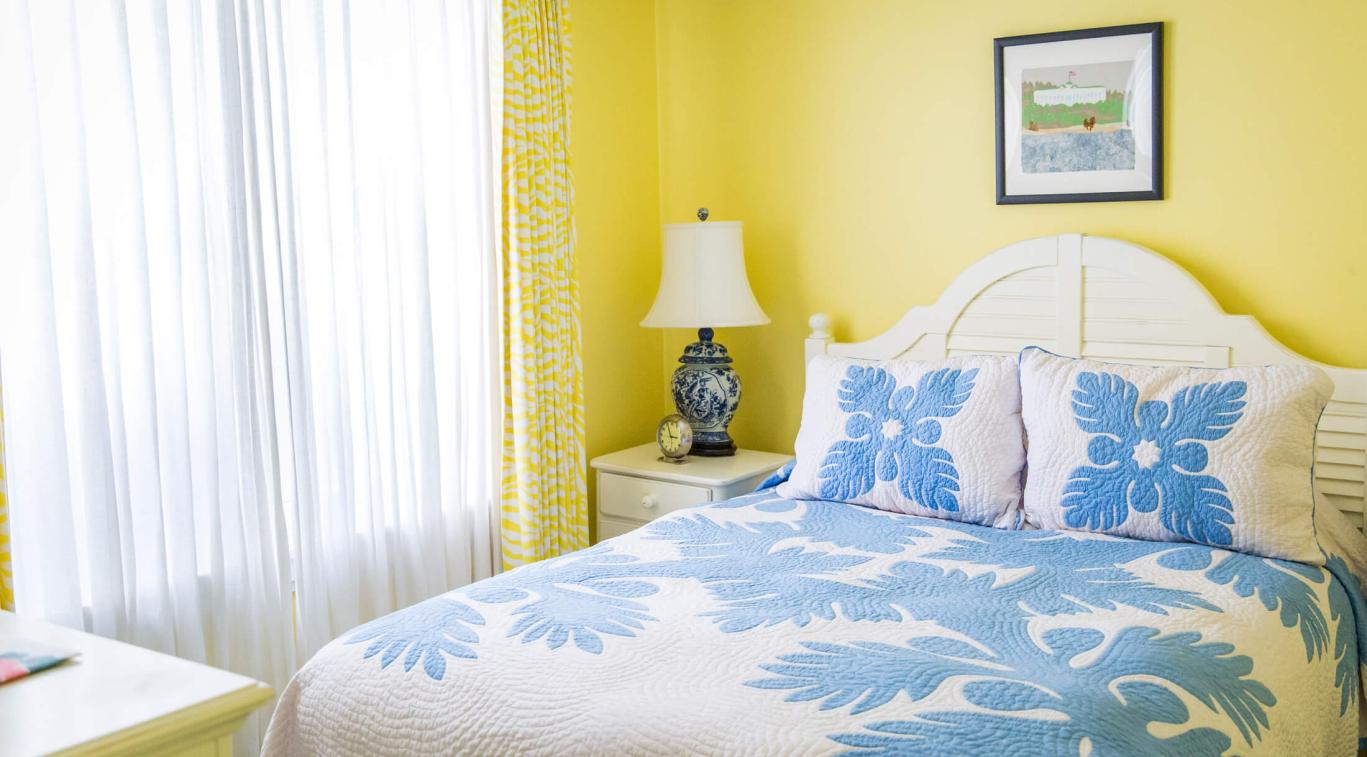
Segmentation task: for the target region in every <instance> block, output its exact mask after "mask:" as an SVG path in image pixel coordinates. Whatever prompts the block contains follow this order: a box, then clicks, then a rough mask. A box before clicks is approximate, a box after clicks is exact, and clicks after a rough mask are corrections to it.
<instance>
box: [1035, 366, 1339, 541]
mask: <svg viewBox="0 0 1367 757" xmlns="http://www.w3.org/2000/svg"><path fill="white" fill-rule="evenodd" d="M1020 377H1021V411H1022V413H1021V414H1022V418H1023V419H1024V421H1025V432H1026V437H1027V438H1028V439H1029V453H1028V469H1029V473H1028V475H1027V479H1026V484H1025V517H1026V519H1027V520H1028V521H1029V522H1030V523H1032V524H1033V525H1035V526H1038V527H1040V528H1066V529H1077V530H1084V531H1096V532H1100V533H1107V534H1115V535H1118V536H1128V537H1132V538H1136V539H1148V540H1151V541H1189V542H1196V543H1198V544H1207V545H1210V546H1214V547H1224V548H1226V549H1233V550H1237V551H1240V552H1249V553H1252V554H1255V555H1262V556H1265V557H1278V558H1284V559H1288V560H1297V561H1300V562H1309V563H1321V562H1323V558H1322V556H1321V553H1320V549H1319V546H1318V544H1317V543H1316V541H1315V527H1314V510H1315V498H1314V491H1313V483H1312V472H1313V465H1314V459H1315V426H1316V425H1317V424H1318V423H1319V417H1320V413H1321V412H1322V411H1323V410H1324V406H1325V403H1327V402H1328V401H1329V396H1330V395H1331V394H1332V393H1333V389H1334V385H1333V382H1332V381H1330V379H1329V377H1328V376H1327V375H1325V373H1324V372H1323V371H1321V370H1319V369H1318V368H1312V367H1309V366H1292V365H1271V366H1265V367H1257V368H1227V369H1218V370H1217V369H1208V368H1181V367H1149V366H1136V365H1120V364H1113V363H1099V362H1095V361H1091V360H1075V359H1072V358H1065V357H1059V356H1058V355H1053V354H1050V353H1048V352H1045V351H1044V350H1041V349H1039V348H1037V347H1028V348H1026V349H1025V350H1023V351H1022V352H1021V357H1020Z"/></svg>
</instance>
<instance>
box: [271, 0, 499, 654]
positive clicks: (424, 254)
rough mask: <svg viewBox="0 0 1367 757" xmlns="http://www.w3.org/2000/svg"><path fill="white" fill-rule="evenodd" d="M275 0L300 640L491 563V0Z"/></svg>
mask: <svg viewBox="0 0 1367 757" xmlns="http://www.w3.org/2000/svg"><path fill="white" fill-rule="evenodd" d="M280 9H281V12H282V13H283V23H282V24H281V30H282V36H283V38H282V39H281V40H280V41H279V42H278V43H277V44H276V46H275V47H276V48H277V49H278V50H279V51H281V55H282V60H281V65H279V66H277V67H276V70H277V71H279V72H281V75H280V76H279V79H278V81H276V82H274V84H275V85H276V86H277V88H279V89H283V90H284V91H287V92H288V96H287V97H285V98H284V106H283V107H282V108H280V109H278V110H277V111H276V113H275V114H274V115H275V118H277V119H279V120H281V121H283V122H285V123H286V124H287V128H282V129H281V130H280V131H281V132H282V133H285V134H288V137H289V144H288V145H287V146H283V145H282V146H281V147H280V148H279V149H278V152H279V153H280V154H282V155H284V156H285V157H284V159H282V160H281V161H280V163H279V165H278V169H277V176H278V180H277V185H278V186H279V188H280V196H281V198H282V199H281V203H282V205H283V209H282V212H281V213H280V222H279V234H280V244H279V245H278V248H273V249H272V250H270V253H269V256H268V257H271V265H272V266H278V267H279V269H280V270H281V271H282V273H283V276H282V279H281V281H282V282H283V284H284V285H283V286H282V287H281V292H280V296H279V302H280V304H281V318H280V323H281V324H282V326H283V329H282V332H281V333H282V335H283V338H284V341H285V343H286V345H287V346H286V349H285V350H284V352H285V353H286V354H287V355H288V356H289V365H288V370H287V372H286V373H287V375H288V379H287V385H288V392H287V393H286V394H287V397H288V400H287V402H286V403H285V404H284V405H283V406H282V416H284V417H287V419H288V420H285V421H282V423H281V426H282V427H287V428H289V429H290V435H289V438H288V439H286V440H284V445H283V447H284V449H283V454H284V455H285V457H286V458H287V459H288V461H289V464H290V465H291V466H292V469H293V471H294V474H293V476H292V477H291V480H292V481H293V482H294V485H293V490H292V491H290V492H288V494H287V499H290V500H292V501H293V503H294V506H293V507H292V508H291V512H292V513H293V514H294V517H295V518H296V522H295V525H294V528H293V529H292V533H293V544H294V546H295V550H294V552H295V555H296V557H297V564H296V578H297V586H298V590H299V614H300V652H301V654H302V655H305V656H308V655H312V654H313V652H314V651H316V650H317V649H318V648H319V647H321V646H322V645H324V644H326V643H327V642H328V641H330V640H332V639H333V638H334V637H336V636H337V635H338V634H339V633H341V632H343V631H345V630H347V629H349V628H351V627H353V626H355V625H357V624H358V623H361V622H364V621H366V620H369V619H371V618H374V617H376V616H378V615H381V614H384V613H386V612H389V611H392V610H396V609H399V608H401V607H406V606H408V605H410V604H413V603H415V602H418V601H420V600H423V599H426V598H428V597H431V596H433V595H436V594H439V593H442V592H444V591H447V590H449V589H452V588H455V587H458V586H461V585H464V584H466V583H469V582H471V581H473V580H476V579H479V578H483V577H485V576H488V575H491V574H492V572H493V569H494V567H495V566H494V554H493V539H492V537H491V533H492V528H493V519H494V518H493V513H494V506H495V502H494V499H495V493H494V480H495V476H496V468H495V462H494V451H495V449H496V446H495V444H494V443H493V439H494V438H495V437H494V435H495V429H496V425H495V424H496V422H497V416H496V411H497V407H498V402H497V391H498V388H497V383H496V374H495V372H494V366H496V365H497V363H496V360H497V343H498V342H497V323H496V321H495V315H496V312H497V310H496V308H497V304H496V303H497V276H496V258H495V253H494V250H495V241H494V228H495V227H494V223H495V221H496V216H495V204H494V196H495V191H496V189H495V175H494V173H493V156H494V152H495V149H496V146H495V143H494V141H493V136H492V130H491V127H490V124H491V120H492V116H491V112H490V110H491V104H490V92H489V81H488V78H489V65H488V56H489V50H488V39H487V33H486V32H487V29H488V27H489V24H490V21H491V19H490V18H489V9H488V6H487V4H486V3H483V2H470V1H469V0H464V1H463V2H452V3H443V2H431V1H426V2H424V1H419V2H409V3H394V2H385V1H383V0H372V1H370V2H366V1H357V0H353V1H352V2H348V3H334V4H326V3H325V4H313V3H282V4H281V5H280ZM347 30H350V31H349V32H348V31H347ZM362 30H363V31H362ZM338 31H340V33H334V32H338ZM277 249H278V257H277V255H276V251H277Z"/></svg>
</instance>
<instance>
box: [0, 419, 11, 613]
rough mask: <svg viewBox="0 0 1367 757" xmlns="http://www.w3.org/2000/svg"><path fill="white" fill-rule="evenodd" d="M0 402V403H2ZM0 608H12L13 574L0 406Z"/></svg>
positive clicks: (3, 433) (3, 420) (2, 421)
mask: <svg viewBox="0 0 1367 757" xmlns="http://www.w3.org/2000/svg"><path fill="white" fill-rule="evenodd" d="M3 404H4V403H3V402H0V405H3ZM0 610H10V611H13V610H14V574H13V573H11V572H10V551H9V497H8V496H7V495H6V494H5V411H4V408H3V407H0Z"/></svg>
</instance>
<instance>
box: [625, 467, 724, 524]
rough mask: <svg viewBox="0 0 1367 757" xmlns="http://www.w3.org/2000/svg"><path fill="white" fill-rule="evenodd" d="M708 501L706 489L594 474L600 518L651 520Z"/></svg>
mask: <svg viewBox="0 0 1367 757" xmlns="http://www.w3.org/2000/svg"><path fill="white" fill-rule="evenodd" d="M711 498H712V490H711V489H709V488H707V487H706V486H688V485H687V484H671V483H668V482H666V481H653V480H651V479H648V478H633V477H631V476H620V475H617V474H616V473H599V474H598V509H599V510H600V511H601V512H602V513H603V514H604V515H615V516H617V517H619V518H634V519H636V520H651V519H653V518H658V517H659V516H660V515H661V514H662V513H667V512H669V511H671V510H679V509H682V508H685V507H692V506H693V505H700V504H702V503H704V502H707V501H708V500H710V499H711Z"/></svg>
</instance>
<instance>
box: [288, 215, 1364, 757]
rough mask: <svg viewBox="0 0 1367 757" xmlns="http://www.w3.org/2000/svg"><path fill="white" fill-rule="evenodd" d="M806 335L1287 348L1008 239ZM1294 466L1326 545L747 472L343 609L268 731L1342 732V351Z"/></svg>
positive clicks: (656, 749)
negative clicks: (1310, 441)
mask: <svg viewBox="0 0 1367 757" xmlns="http://www.w3.org/2000/svg"><path fill="white" fill-rule="evenodd" d="M829 323H830V322H829V319H826V318H825V317H824V316H816V317H814V318H813V319H812V326H813V333H812V335H811V336H810V337H809V338H808V340H807V343H806V348H807V354H808V356H809V357H812V356H815V355H817V354H837V355H843V356H846V357H854V358H859V359H869V360H874V359H887V358H893V357H897V356H901V355H906V356H910V357H917V358H922V359H936V358H943V357H945V356H947V355H955V354H965V353H972V354H981V353H987V354H991V353H1000V354H1012V353H1014V352H1016V351H1017V350H1019V349H1021V348H1022V347H1025V346H1027V345H1031V344H1034V345H1040V346H1044V347H1046V348H1048V349H1051V350H1055V351H1057V352H1060V353H1064V354H1070V355H1090V356H1094V357H1103V358H1106V359H1110V360H1118V361H1126V362H1171V363H1175V364H1193V365H1206V366H1213V367H1222V366H1230V365H1245V364H1266V363H1278V362H1306V361H1305V358H1302V357H1300V356H1298V355H1295V354H1294V353H1291V352H1289V351H1287V350H1286V349H1285V348H1284V347H1282V346H1281V345H1279V344H1277V343H1276V342H1275V341H1273V340H1272V339H1271V337H1269V336H1268V335H1267V334H1266V333H1265V332H1263V331H1262V330H1261V328H1260V327H1258V325H1257V324H1256V322H1255V321H1253V320H1252V319H1249V318H1246V317H1239V316H1228V315H1225V314H1224V313H1222V312H1221V311H1220V310H1219V308H1218V307H1217V306H1216V305H1215V304H1214V302H1213V300H1211V299H1210V297H1209V295H1207V294H1206V293H1205V291H1204V289H1202V288H1201V286H1200V285H1199V284H1198V283H1197V282H1196V281H1195V280H1194V279H1192V278H1191V277H1190V276H1189V275H1188V274H1186V273H1185V272H1183V271H1182V270H1181V269H1180V268H1178V267H1177V266H1175V265H1174V264H1172V263H1171V262H1170V261H1167V260H1166V259H1164V258H1162V257H1161V256H1159V255H1157V254H1156V253H1153V252H1150V251H1148V250H1144V249H1142V248H1139V247H1137V246H1134V245H1130V244H1127V243H1124V242H1120V241H1117V240H1109V239H1102V238H1095V237H1084V236H1081V235H1063V236H1058V237H1048V238H1044V239H1037V240H1028V241H1025V242H1021V243H1018V244H1015V245H1011V246H1009V247H1007V248H1004V249H1002V250H999V251H997V252H995V253H993V254H992V255H989V256H988V257H986V258H984V259H983V260H981V261H979V262H978V263H977V264H975V265H974V266H972V267H970V268H969V269H968V270H967V271H965V272H964V274H962V275H961V276H960V277H958V279H956V280H955V282H953V283H952V284H951V285H950V287H949V288H948V289H947V290H946V292H945V294H944V296H943V297H942V298H941V299H940V300H939V302H937V303H936V304H935V305H932V306H927V307H918V308H913V309H912V310H911V311H910V312H909V313H908V314H907V316H906V317H904V318H903V319H902V321H901V322H899V323H898V324H897V325H896V326H895V327H894V328H893V329H891V330H890V331H888V332H886V333H885V334H883V335H881V336H879V337H877V338H875V339H873V340H870V341H868V342H861V343H853V344H839V343H836V342H834V341H833V340H832V338H831V335H830V332H829ZM1325 370H1326V371H1328V372H1329V373H1330V375H1331V377H1332V378H1333V379H1334V381H1335V390H1334V397H1333V400H1332V401H1331V403H1330V405H1329V407H1328V409H1327V410H1326V411H1325V413H1324V416H1323V417H1322V419H1321V421H1320V426H1319V433H1318V435H1317V437H1316V460H1317V462H1316V465H1315V471H1314V475H1315V478H1316V484H1317V489H1318V492H1319V495H1320V500H1321V506H1319V507H1318V508H1317V509H1316V514H1315V523H1316V527H1317V529H1318V532H1319V535H1320V544H1321V546H1322V547H1323V549H1324V550H1325V553H1326V561H1325V565H1324V566H1323V567H1319V566H1312V565H1306V564H1301V563H1294V562H1287V561H1281V560H1272V559H1264V558H1260V557H1255V556H1252V555H1248V554H1244V553H1239V552H1229V551H1226V550H1222V549H1218V548H1214V547H1207V546H1199V545H1193V544H1185V543H1173V542H1150V541H1137V540H1130V539H1124V538H1118V537H1110V536H1101V535H1095V534H1086V533H1078V532H1055V531H1044V530H1013V529H1004V528H993V527H987V526H977V525H970V524H965V523H959V522H955V521H951V520H943V519H938V518H925V517H917V516H912V515H902V514H896V513H887V512H882V511H878V510H873V509H869V508H864V507H857V506H853V505H849V504H845V503H842V502H834V501H825V500H800V501H799V500H790V499H784V498H782V497H780V496H778V494H777V493H776V492H775V490H774V485H775V484H777V483H779V481H778V479H780V478H781V477H782V476H783V475H784V473H785V472H782V471H781V472H780V474H779V476H778V477H776V479H775V480H771V481H768V482H766V484H765V485H764V486H763V487H761V489H760V490H759V491H757V492H755V493H753V494H750V495H746V496H743V497H740V498H737V499H733V500H728V501H725V502H720V503H713V504H709V505H705V506H701V507H698V508H691V509H686V510H680V511H676V512H673V513H670V514H668V515H666V516H664V517H662V518H660V519H658V520H656V521H654V522H652V523H650V524H648V525H647V526H645V527H644V528H641V529H638V530H637V531H634V532H631V533H628V534H626V535H623V536H619V537H617V538H614V539H610V540H607V541H605V542H602V543H600V544H598V545H596V546H595V547H592V548H590V549H588V550H584V551H581V552H577V553H574V554H572V555H567V556H565V557H561V558H558V559H555V560H549V561H545V562H543V563H538V564H534V565H529V566H525V567H523V568H519V569H517V570H514V571H510V572H508V573H505V574H502V575H499V576H496V577H494V578H492V579H488V580H486V581H482V582H479V583H476V584H474V585H471V586H468V587H465V588H463V589H460V590H458V591H455V592H451V593H449V594H446V595H443V596H440V597H436V598H434V599H431V600H428V601H426V602H423V603H420V604H418V605H415V606H413V607H410V608H408V609H405V610H401V611H399V612H397V613H394V614H391V615H388V616H385V617H383V618H380V619H378V620H376V621H373V622H371V623H369V624H366V625H364V626H361V627H359V628H357V629H354V630H352V631H350V632H348V633H347V634H345V635H343V636H342V637H340V638H338V639H337V640H336V641H334V642H333V643H331V644H330V645H328V646H327V647H326V648H324V649H323V650H322V651H321V652H319V653H318V654H317V655H316V656H315V657H314V658H313V659H312V660H311V661H310V662H309V663H307V664H306V665H305V666H304V668H303V669H302V670H301V671H300V672H299V674H298V675H297V676H296V677H295V679H294V680H293V681H292V682H291V683H290V685H289V686H288V687H287V688H286V690H285V691H284V692H283V693H282V695H281V699H280V703H279V705H278V708H277V710H276V713H275V716H274V718H273V720H272V723H271V726H270V729H269V732H268V735H267V738H266V744H265V751H266V753H267V754H311V753H319V754H342V753H366V754H390V753H434V754H435V753H443V754H446V753H468V754H546V755H552V754H555V755H560V754H578V753H587V754H593V753H613V754H679V753H708V754H720V753H727V754H829V753H853V754H871V755H883V754H889V755H890V754H937V753H943V754H986V753H991V754H1011V755H1026V754H1168V753H1171V754H1182V755H1188V754H1225V753H1240V754H1248V753H1268V754H1284V753H1297V754H1311V753H1314V754H1346V753H1352V752H1353V751H1354V750H1355V748H1356V747H1357V745H1358V733H1359V725H1358V724H1359V706H1360V702H1361V696H1360V691H1359V686H1360V684H1359V681H1360V678H1361V676H1360V666H1359V661H1360V659H1361V645H1362V644H1363V643H1364V641H1367V631H1364V628H1363V621H1364V619H1365V618H1364V615H1367V612H1364V605H1363V601H1362V592H1361V589H1360V577H1361V576H1362V575H1364V567H1363V561H1364V558H1365V557H1367V556H1365V555H1364V554H1363V544H1362V541H1361V540H1362V537H1361V534H1360V533H1359V532H1358V530H1359V529H1361V527H1362V509H1363V508H1362V504H1363V483H1362V482H1363V470H1364V467H1367V459H1365V457H1364V454H1365V453H1364V448H1367V444H1364V441H1367V371H1354V370H1348V369H1339V368H1332V367H1328V366H1326V367H1325Z"/></svg>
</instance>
